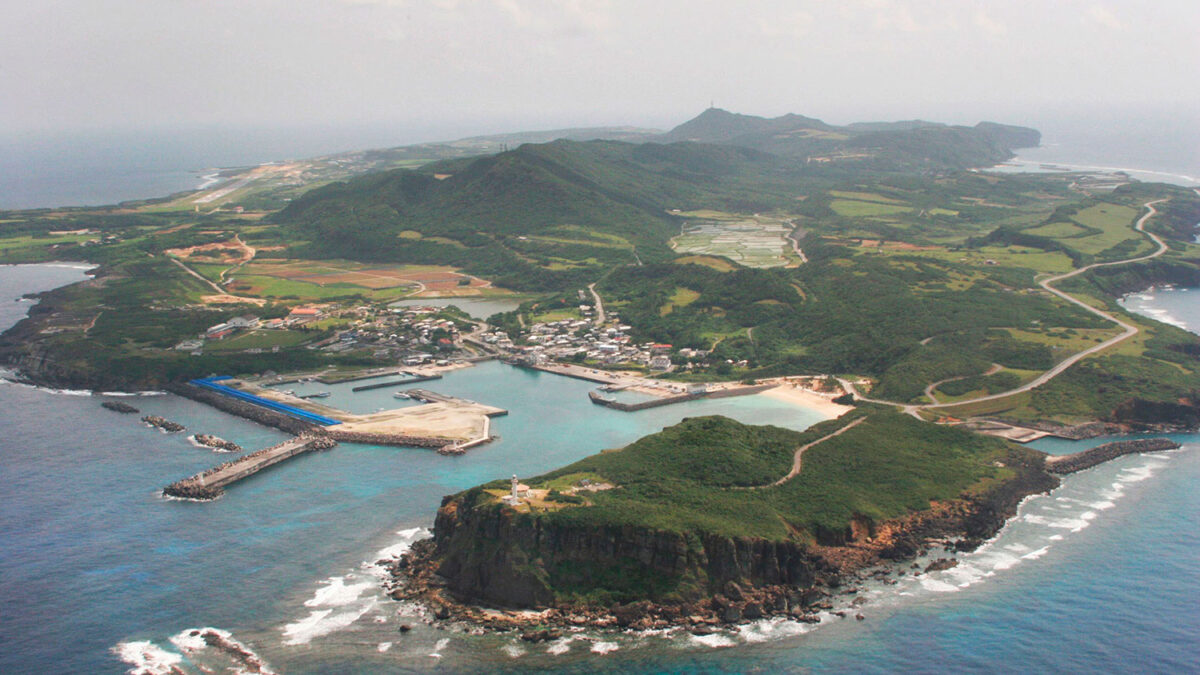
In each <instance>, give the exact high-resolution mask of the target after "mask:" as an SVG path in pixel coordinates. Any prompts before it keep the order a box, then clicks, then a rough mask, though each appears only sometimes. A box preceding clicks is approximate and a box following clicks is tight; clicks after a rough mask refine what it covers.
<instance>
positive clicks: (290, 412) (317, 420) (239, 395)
mask: <svg viewBox="0 0 1200 675" xmlns="http://www.w3.org/2000/svg"><path fill="white" fill-rule="evenodd" d="M232 379H233V376H231V375H215V376H213V377H205V378H200V379H197V380H192V381H191V384H194V385H196V386H197V387H203V388H205V389H208V390H210V391H215V392H217V393H218V394H224V395H225V396H229V397H232V398H236V399H238V400H241V401H245V402H247V403H252V404H254V405H257V406H261V407H263V408H267V409H268V410H274V411H275V412H280V413H283V414H284V415H287V416H289V417H295V418H296V419H299V420H304V421H305V422H312V423H313V424H320V425H321V426H326V427H328V426H333V425H335V424H341V421H340V420H335V419H333V418H332V417H325V416H324V415H318V414H317V413H314V412H310V411H308V410H304V409H302V408H297V407H296V406H293V405H288V404H286V403H280V402H279V401H272V400H271V399H269V398H263V397H261V396H255V395H254V394H249V393H247V392H244V391H242V390H240V389H234V388H233V387H227V386H225V385H223V384H217V383H218V382H222V381H224V380H232Z"/></svg>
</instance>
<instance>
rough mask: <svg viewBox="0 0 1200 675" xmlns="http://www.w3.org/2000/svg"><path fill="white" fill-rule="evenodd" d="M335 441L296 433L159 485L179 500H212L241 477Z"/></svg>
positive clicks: (335, 442) (323, 448)
mask: <svg viewBox="0 0 1200 675" xmlns="http://www.w3.org/2000/svg"><path fill="white" fill-rule="evenodd" d="M335 445H337V441H334V440H333V439H331V438H328V437H325V436H297V437H296V438H292V439H290V440H286V441H284V442H282V443H280V444H278V445H272V446H271V447H269V448H263V449H262V450H258V451H256V452H252V453H250V454H249V455H246V456H245V457H241V458H239V459H235V460H233V461H231V462H225V463H224V464H221V465H219V466H215V467H213V468H211V469H209V470H207V471H204V472H201V473H198V474H196V475H194V476H191V477H189V478H184V479H183V480H179V481H175V482H174V483H171V484H170V485H168V486H166V487H165V488H163V495H165V496H167V497H177V498H181V499H203V500H208V499H216V498H217V497H219V496H221V494H223V493H224V492H225V488H226V487H228V486H229V485H231V484H233V483H236V482H237V481H239V480H242V479H243V478H249V477H250V476H253V475H254V474H256V473H258V472H259V471H262V470H263V469H266V468H267V467H271V466H275V465H276V464H279V463H280V462H283V461H284V460H287V459H291V458H292V457H295V456H297V455H300V454H303V453H305V452H308V451H309V450H328V449H329V448H332V447H334V446H335Z"/></svg>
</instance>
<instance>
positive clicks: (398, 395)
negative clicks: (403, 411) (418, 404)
mask: <svg viewBox="0 0 1200 675" xmlns="http://www.w3.org/2000/svg"><path fill="white" fill-rule="evenodd" d="M392 398H398V399H400V400H402V401H407V400H408V399H410V398H412V397H411V396H409V395H408V394H406V393H404V392H402V391H398V392H396V393H394V394H392Z"/></svg>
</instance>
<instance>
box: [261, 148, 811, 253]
mask: <svg viewBox="0 0 1200 675" xmlns="http://www.w3.org/2000/svg"><path fill="white" fill-rule="evenodd" d="M793 173H794V170H793V169H790V168H788V167H787V166H786V165H784V164H783V163H781V162H780V161H779V160H778V158H776V157H774V156H772V155H769V154H767V153H763V152H760V151H757V150H752V149H749V148H740V147H733V146H718V145H703V144H697V143H676V144H671V145H660V144H655V143H648V144H642V145H634V144H629V143H621V142H615V141H591V142H575V141H564V140H560V141H555V142H552V143H546V144H540V145H535V144H527V145H522V146H521V147H519V148H517V149H515V150H511V151H508V152H503V153H500V154H498V155H492V156H485V157H480V158H475V159H469V160H455V161H450V162H442V163H436V164H432V165H429V166H427V167H424V168H422V169H421V170H418V171H413V170H405V169H400V170H395V171H388V172H383V173H377V174H369V175H366V176H361V177H358V178H355V179H352V180H350V181H347V182H339V183H333V184H330V185H326V186H324V187H321V188H318V189H315V190H313V191H311V192H309V193H307V194H305V195H304V196H302V197H300V198H298V199H296V200H295V201H294V202H292V203H291V204H290V205H289V206H288V207H287V208H286V209H284V210H283V211H282V212H280V213H279V214H277V215H276V216H275V217H274V220H275V222H278V223H282V224H284V225H285V226H288V227H290V228H292V229H294V230H295V233H296V234H297V235H298V237H299V238H301V239H303V240H306V241H310V242H314V244H313V247H318V246H319V249H320V250H319V251H317V250H315V248H314V250H313V251H309V252H310V253H320V254H321V255H322V256H323V257H326V256H341V257H347V258H353V259H375V260H393V261H409V260H411V261H414V262H417V261H421V262H446V263H452V264H466V263H467V262H470V261H475V262H476V265H478V261H479V260H480V259H481V257H493V256H494V255H495V253H496V251H495V249H496V248H497V245H499V248H503V249H506V250H507V249H522V250H523V251H524V250H525V249H528V248H529V247H530V246H532V244H531V243H530V242H529V241H528V238H529V237H532V236H534V235H542V236H546V237H550V236H553V237H555V238H556V239H558V240H560V243H561V241H562V240H577V241H578V243H580V244H581V245H588V244H591V245H593V246H597V245H603V246H600V248H604V249H605V251H599V255H600V257H603V256H604V255H605V253H607V254H609V255H615V256H616V257H615V258H614V259H613V260H609V261H603V260H599V259H597V261H596V262H597V263H604V264H608V263H612V262H618V261H619V262H633V261H634V259H635V257H634V255H633V251H634V250H636V251H637V254H638V255H639V256H640V257H641V258H642V259H645V260H655V259H663V258H666V257H669V256H670V255H671V252H670V249H669V247H668V246H667V240H668V239H669V238H670V237H671V236H673V235H675V234H678V224H677V223H676V222H674V219H673V218H672V216H671V215H670V213H669V210H670V209H672V208H682V209H698V208H713V209H722V210H730V211H739V212H746V211H760V210H768V209H772V208H776V207H779V206H781V205H784V204H786V203H788V200H790V199H794V196H793V195H792V194H790V193H791V192H792V191H793V190H794V187H789V186H794V185H795V183H796V181H795V177H794V176H793V175H792V174H793ZM528 253H529V255H522V256H519V257H520V258H521V259H524V260H526V261H533V262H537V263H540V264H543V266H550V267H553V265H552V264H550V263H552V262H553V261H550V260H548V259H546V260H541V259H539V258H545V257H546V256H541V255H540V254H539V253H538V252H537V251H528ZM560 253H561V252H560ZM566 253H568V255H565V256H560V257H564V258H565V259H567V260H579V259H580V258H579V257H578V256H574V255H570V254H569V253H570V252H566ZM589 257H591V258H595V257H596V256H595V255H592V254H589V255H588V256H583V258H589ZM512 262H513V261H512V260H507V263H506V264H509V263H512ZM474 269H475V270H476V271H477V272H479V273H486V272H489V271H490V272H492V273H498V270H484V269H480V268H478V267H477V266H476V267H475V268H474Z"/></svg>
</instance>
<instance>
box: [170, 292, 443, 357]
mask: <svg viewBox="0 0 1200 675" xmlns="http://www.w3.org/2000/svg"><path fill="white" fill-rule="evenodd" d="M440 311H441V310H439V309H438V308H436V307H406V308H376V307H370V306H361V307H352V308H340V309H333V308H329V307H317V306H300V307H296V308H294V309H292V310H291V312H289V313H288V315H287V316H285V317H281V318H276V319H265V320H264V319H260V318H259V317H256V316H253V315H245V316H238V317H234V318H232V319H229V320H228V321H224V322H222V323H219V324H216V325H215V326H210V327H209V328H208V329H207V330H205V331H204V333H202V334H200V335H198V336H197V337H196V338H195V339H190V340H184V341H183V342H180V343H179V344H177V345H175V349H178V350H181V351H188V352H192V353H193V354H199V353H201V352H202V351H203V349H204V344H205V342H206V341H208V340H225V339H228V338H230V337H231V336H233V335H235V334H237V333H238V332H240V331H248V330H297V329H299V330H311V327H310V324H313V323H314V322H317V321H320V320H322V319H326V318H334V319H340V320H342V321H339V322H338V323H340V324H342V328H341V329H340V330H336V331H335V332H333V333H332V334H330V335H327V336H326V337H324V338H322V339H321V340H318V341H316V342H312V343H311V344H308V345H306V346H307V348H308V349H319V350H322V351H326V352H330V353H340V352H348V351H354V350H360V349H369V350H371V354H372V356H374V357H375V358H380V359H394V360H396V361H399V362H402V363H404V364H405V365H421V364H425V363H433V362H440V363H444V362H445V360H446V359H447V358H448V357H449V356H450V355H452V354H453V352H455V351H456V350H457V349H458V345H459V338H460V337H461V334H460V326H459V325H458V323H456V322H455V321H454V320H452V319H448V318H445V317H444V316H441V315H440V314H439V312H440ZM314 337H315V336H314ZM247 351H261V350H259V349H248V350H247Z"/></svg>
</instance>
